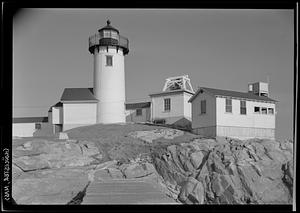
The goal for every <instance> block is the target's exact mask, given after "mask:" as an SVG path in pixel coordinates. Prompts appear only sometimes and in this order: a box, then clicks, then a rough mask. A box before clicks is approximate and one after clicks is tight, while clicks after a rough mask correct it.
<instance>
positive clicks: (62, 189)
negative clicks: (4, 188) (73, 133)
mask: <svg viewBox="0 0 300 213" xmlns="http://www.w3.org/2000/svg"><path fill="white" fill-rule="evenodd" d="M101 158H102V155H101V153H100V152H99V150H98V148H97V147H96V146H95V144H94V143H93V142H88V141H68V140H63V141H62V140H56V141H55V140H52V141H50V140H46V139H32V140H29V141H27V142H25V143H23V144H20V145H18V146H16V147H14V148H13V159H12V180H13V183H12V197H13V198H14V200H15V201H16V203H18V204H66V203H68V202H69V201H70V200H71V199H72V198H73V197H74V196H75V195H76V194H77V193H78V192H80V191H81V190H82V189H83V188H84V187H85V186H86V185H87V184H88V181H89V179H88V173H89V172H90V171H92V170H93V169H94V167H95V165H96V164H98V163H99V161H100V160H101Z"/></svg>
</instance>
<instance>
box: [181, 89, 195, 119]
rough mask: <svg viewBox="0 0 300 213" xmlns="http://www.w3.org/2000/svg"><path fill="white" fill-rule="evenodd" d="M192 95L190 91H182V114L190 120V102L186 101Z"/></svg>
mask: <svg viewBox="0 0 300 213" xmlns="http://www.w3.org/2000/svg"><path fill="white" fill-rule="evenodd" d="M192 96H193V95H192V94H190V93H186V92H185V93H183V103H184V107H183V115H184V117H186V118H187V119H189V120H190V121H191V120H192V104H191V103H189V102H188V101H189V99H190V98H191V97H192Z"/></svg>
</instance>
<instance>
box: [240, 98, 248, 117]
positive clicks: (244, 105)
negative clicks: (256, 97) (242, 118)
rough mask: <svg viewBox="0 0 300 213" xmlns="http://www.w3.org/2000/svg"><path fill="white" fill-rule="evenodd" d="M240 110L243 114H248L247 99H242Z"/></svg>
mask: <svg viewBox="0 0 300 213" xmlns="http://www.w3.org/2000/svg"><path fill="white" fill-rule="evenodd" d="M240 107H241V108H240V111H241V115H246V113H247V108H246V101H240Z"/></svg>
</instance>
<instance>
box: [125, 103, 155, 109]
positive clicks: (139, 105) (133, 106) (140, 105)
mask: <svg viewBox="0 0 300 213" xmlns="http://www.w3.org/2000/svg"><path fill="white" fill-rule="evenodd" d="M150 105H151V102H140V103H126V104H125V107H126V109H138V108H148V107H150Z"/></svg>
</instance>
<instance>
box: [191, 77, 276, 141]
mask: <svg viewBox="0 0 300 213" xmlns="http://www.w3.org/2000/svg"><path fill="white" fill-rule="evenodd" d="M248 86H249V91H248V92H236V91H228V90H221V89H212V88H206V87H200V88H199V89H198V91H197V92H196V93H195V95H194V96H192V97H191V99H190V100H189V102H191V103H192V129H193V132H194V133H196V134H200V135H204V136H209V137H215V136H226V137H233V138H239V139H242V140H243V139H248V138H267V139H275V117H276V116H275V115H276V111H275V104H276V102H277V101H276V100H273V99H271V98H269V97H268V96H269V92H268V84H267V83H264V82H257V83H253V84H249V85H248Z"/></svg>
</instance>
